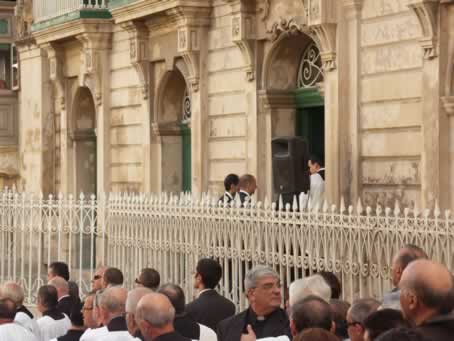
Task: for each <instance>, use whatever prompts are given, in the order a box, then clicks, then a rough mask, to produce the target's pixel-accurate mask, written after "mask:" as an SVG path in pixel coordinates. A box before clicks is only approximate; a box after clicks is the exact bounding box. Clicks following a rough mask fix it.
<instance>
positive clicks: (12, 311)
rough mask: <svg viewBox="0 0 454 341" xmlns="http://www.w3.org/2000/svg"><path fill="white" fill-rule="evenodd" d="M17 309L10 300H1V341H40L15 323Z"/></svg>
mask: <svg viewBox="0 0 454 341" xmlns="http://www.w3.org/2000/svg"><path fill="white" fill-rule="evenodd" d="M16 310H17V307H16V305H15V304H14V302H13V301H11V300H10V299H4V298H0V341H16V340H18V341H38V338H37V337H36V336H35V335H34V334H33V333H32V332H30V331H29V330H28V329H26V328H24V327H23V326H21V325H20V324H18V323H15V322H14V316H15V315H16Z"/></svg>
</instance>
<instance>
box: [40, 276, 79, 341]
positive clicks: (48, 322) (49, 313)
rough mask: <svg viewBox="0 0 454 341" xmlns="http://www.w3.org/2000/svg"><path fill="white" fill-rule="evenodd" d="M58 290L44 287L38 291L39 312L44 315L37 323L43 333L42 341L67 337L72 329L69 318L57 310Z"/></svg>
mask: <svg viewBox="0 0 454 341" xmlns="http://www.w3.org/2000/svg"><path fill="white" fill-rule="evenodd" d="M57 304H58V296H57V289H55V287H54V286H52V285H43V286H42V287H41V288H39V290H38V304H37V308H38V311H39V312H40V313H41V314H42V315H43V316H42V317H41V318H39V319H38V320H37V321H36V322H37V323H38V326H39V329H40V331H41V341H48V340H51V339H55V338H58V337H60V336H63V335H65V334H66V333H67V332H68V330H69V328H71V321H70V319H69V317H68V316H66V315H65V314H63V313H61V312H59V311H58V310H57Z"/></svg>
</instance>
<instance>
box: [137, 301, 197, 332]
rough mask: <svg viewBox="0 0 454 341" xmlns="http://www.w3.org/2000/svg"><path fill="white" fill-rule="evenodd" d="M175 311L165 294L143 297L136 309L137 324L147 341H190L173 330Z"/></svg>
mask: <svg viewBox="0 0 454 341" xmlns="http://www.w3.org/2000/svg"><path fill="white" fill-rule="evenodd" d="M174 318H175V309H174V308H173V306H172V303H170V300H169V299H168V298H167V297H166V296H165V295H163V294H158V293H151V294H148V295H145V296H144V297H142V298H141V299H140V301H139V303H138V305H137V309H136V322H137V325H138V326H139V329H140V332H141V333H142V335H143V337H144V339H145V340H146V341H190V339H188V338H186V337H184V336H181V335H180V334H178V333H177V332H175V329H174V328H173V320H174Z"/></svg>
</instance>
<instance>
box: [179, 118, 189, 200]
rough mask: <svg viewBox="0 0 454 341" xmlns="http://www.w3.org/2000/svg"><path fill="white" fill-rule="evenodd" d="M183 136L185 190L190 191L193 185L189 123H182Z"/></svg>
mask: <svg viewBox="0 0 454 341" xmlns="http://www.w3.org/2000/svg"><path fill="white" fill-rule="evenodd" d="M181 137H182V144H183V153H182V154H183V192H190V191H191V189H192V187H191V183H192V181H191V178H192V176H191V165H192V157H191V128H190V127H188V125H187V124H182V125H181Z"/></svg>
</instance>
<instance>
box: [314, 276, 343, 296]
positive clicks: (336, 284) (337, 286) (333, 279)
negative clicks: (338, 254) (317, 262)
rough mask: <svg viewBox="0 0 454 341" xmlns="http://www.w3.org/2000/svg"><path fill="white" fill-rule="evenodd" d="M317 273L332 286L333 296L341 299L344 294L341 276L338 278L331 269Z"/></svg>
mask: <svg viewBox="0 0 454 341" xmlns="http://www.w3.org/2000/svg"><path fill="white" fill-rule="evenodd" d="M317 275H320V276H322V277H323V279H324V280H325V282H326V283H327V284H328V285H329V287H330V288H331V298H332V299H339V297H340V296H341V294H342V284H341V282H340V281H339V278H337V276H336V275H335V274H334V273H333V272H329V271H320V272H317Z"/></svg>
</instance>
